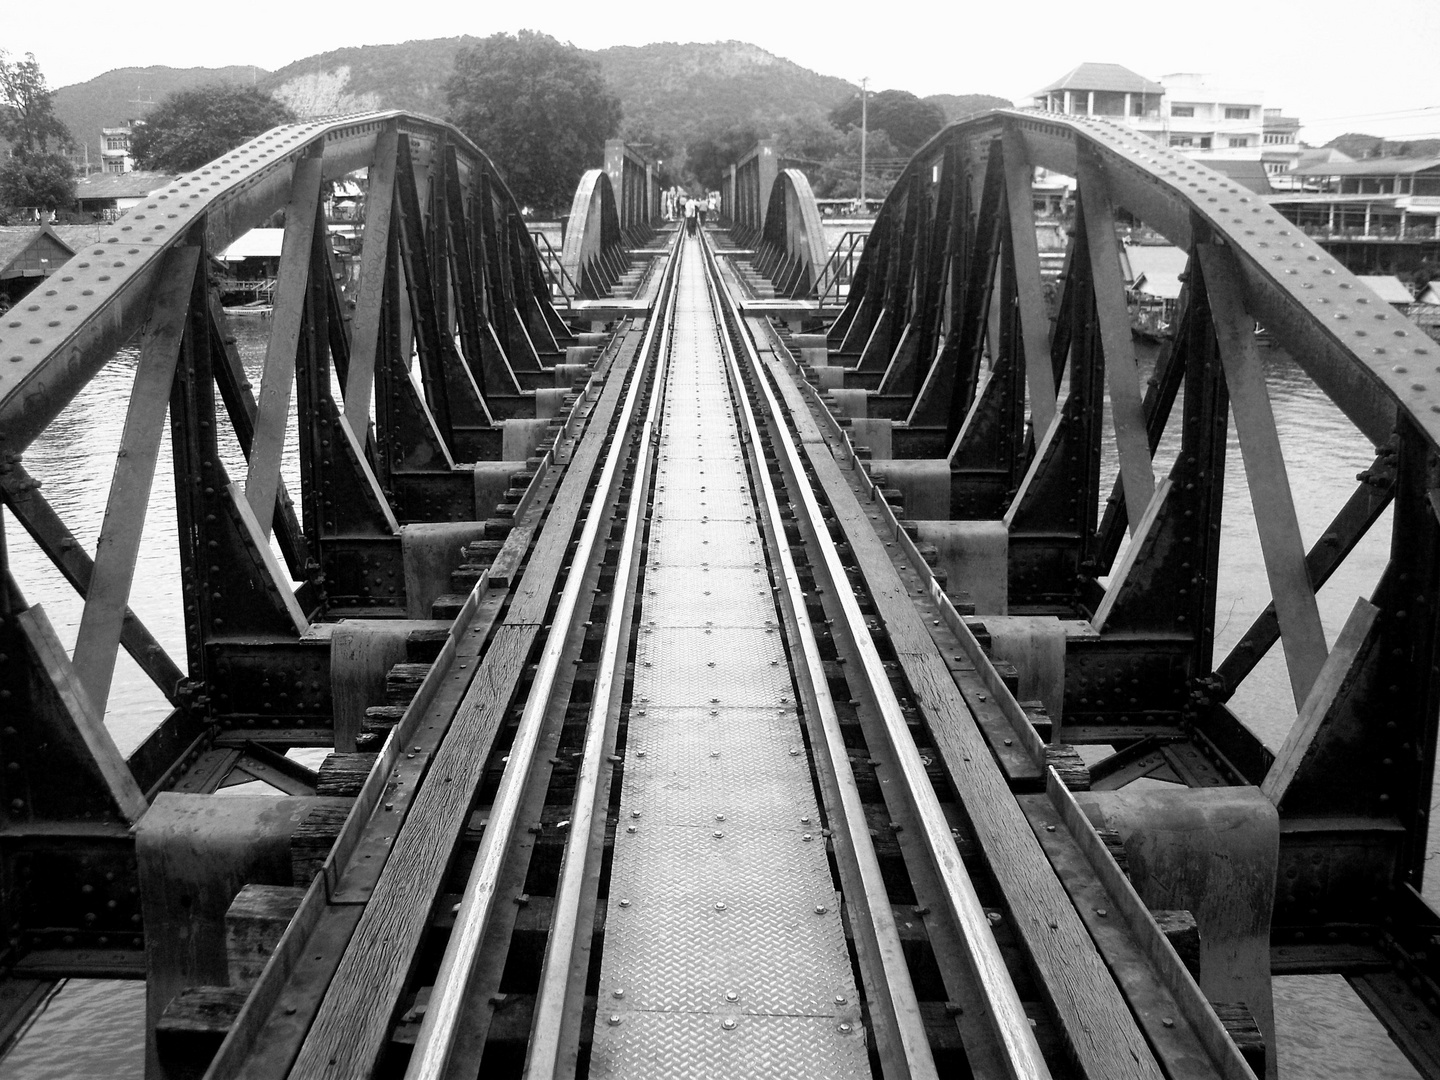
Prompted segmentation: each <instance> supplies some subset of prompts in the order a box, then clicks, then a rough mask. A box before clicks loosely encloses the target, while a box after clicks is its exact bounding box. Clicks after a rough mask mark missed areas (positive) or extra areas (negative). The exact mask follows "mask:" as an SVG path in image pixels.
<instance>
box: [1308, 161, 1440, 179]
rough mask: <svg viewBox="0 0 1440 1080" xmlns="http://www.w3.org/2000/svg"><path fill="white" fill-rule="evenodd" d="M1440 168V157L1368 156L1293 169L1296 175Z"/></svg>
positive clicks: (1399, 173) (1372, 173)
mask: <svg viewBox="0 0 1440 1080" xmlns="http://www.w3.org/2000/svg"><path fill="white" fill-rule="evenodd" d="M1430 169H1440V157H1424V158H1400V157H1379V158H1366V159H1365V160H1364V161H1322V162H1317V163H1315V164H1310V163H1308V162H1307V163H1306V164H1303V165H1299V166H1297V167H1296V168H1294V169H1292V170H1291V173H1292V174H1294V175H1296V176H1406V175H1408V174H1410V173H1418V172H1428V171H1429V170H1430Z"/></svg>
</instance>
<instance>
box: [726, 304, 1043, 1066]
mask: <svg viewBox="0 0 1440 1080" xmlns="http://www.w3.org/2000/svg"><path fill="white" fill-rule="evenodd" d="M724 299H725V303H726V305H727V306H728V308H729V310H730V314H731V317H732V318H733V319H734V323H735V325H736V326H737V327H741V326H743V322H742V319H741V314H740V310H739V307H738V305H736V303H735V301H734V299H733V298H732V297H730V296H729V295H728V294H727V295H726V296H725V298H724ZM737 337H738V338H739V339H740V341H741V343H742V344H743V346H744V351H745V355H746V360H747V362H748V363H749V365H750V368H751V370H752V371H753V372H754V373H755V376H756V379H755V383H756V388H757V393H758V394H760V395H761V397H762V398H763V405H764V408H765V409H766V410H767V411H768V413H769V414H770V416H772V417H774V418H775V420H776V423H775V425H774V431H775V438H774V444H775V447H776V451H777V453H780V454H783V455H784V457H785V459H786V460H787V462H788V464H789V466H790V469H791V471H792V474H793V475H794V476H796V477H797V478H803V477H804V475H805V474H804V458H803V457H802V456H801V454H800V451H799V448H798V447H797V446H796V445H795V440H794V438H793V436H792V434H791V432H790V429H789V426H788V425H787V424H786V423H785V422H784V420H783V417H784V413H783V412H782V411H781V408H780V403H779V402H778V401H777V400H776V398H775V394H774V391H773V390H772V389H771V387H770V384H769V382H768V381H767V379H766V377H765V371H764V367H763V365H762V364H761V362H760V357H759V354H758V353H757V352H756V350H755V346H754V343H753V342H752V341H750V340H749V337H748V335H746V334H744V333H743V332H742V333H739V334H737ZM795 487H796V490H795V492H794V493H793V502H794V506H795V509H796V512H797V513H803V514H804V515H805V516H806V518H807V519H808V520H809V523H810V525H811V529H812V532H813V534H814V536H815V538H816V548H817V549H818V552H819V554H820V557H821V559H822V560H823V562H824V564H825V567H826V570H827V572H828V573H829V574H830V576H831V579H832V580H833V581H836V582H840V583H844V582H846V581H848V580H849V578H848V576H847V574H846V573H845V567H844V564H843V562H842V561H841V559H840V554H839V552H838V550H837V549H836V547H835V543H834V541H833V540H832V539H831V537H830V531H829V529H828V527H827V526H826V525H825V522H824V518H823V515H822V513H821V510H820V504H819V501H818V500H817V499H816V497H815V492H814V490H813V489H812V487H811V486H810V485H809V484H808V483H803V482H802V483H797V484H796V485H795ZM835 592H836V594H837V599H838V602H839V604H840V606H841V608H842V610H843V612H844V615H845V621H846V623H847V624H848V625H849V626H851V627H856V628H863V627H865V625H866V624H865V618H864V614H863V613H862V612H861V610H860V605H859V602H858V601H857V600H856V599H855V595H854V592H853V591H852V590H850V589H847V588H843V587H841V588H837V589H836V590H835ZM854 646H855V650H856V652H857V654H858V655H859V657H860V660H861V666H862V668H863V671H864V676H865V678H866V679H867V680H868V682H869V685H870V687H871V688H872V690H873V692H874V696H875V700H876V703H877V705H878V707H879V711H880V714H881V718H882V720H883V722H884V726H885V731H886V734H887V735H888V737H889V742H890V747H891V750H892V752H893V753H894V755H895V759H896V762H897V764H898V765H899V766H900V771H901V775H902V777H903V778H904V782H905V785H906V791H907V793H908V794H909V796H910V798H911V800H912V801H913V803H914V806H915V812H916V815H917V818H918V819H919V821H920V822H921V825H922V832H923V834H924V840H925V843H926V847H927V848H928V850H929V852H930V856H931V858H932V860H933V862H934V865H935V869H936V872H937V875H938V877H939V879H940V883H941V887H942V891H943V892H944V895H945V900H946V904H947V906H948V907H949V909H950V913H951V915H952V917H953V918H954V920H955V923H956V926H957V927H958V928H959V930H960V935H961V939H962V941H963V943H964V948H965V957H966V961H967V963H968V964H969V966H970V969H971V973H972V975H973V976H974V978H975V980H976V982H977V983H978V985H979V986H980V987H981V988H982V990H983V993H984V995H985V998H986V1000H987V1001H988V1002H989V1004H990V1011H989V1015H988V1017H987V1019H988V1020H989V1021H990V1024H991V1028H992V1030H993V1032H994V1034H995V1038H996V1041H997V1043H998V1044H999V1048H1000V1051H1001V1058H1002V1061H1003V1065H1004V1067H1005V1069H1006V1072H1007V1074H1008V1075H1009V1076H1010V1077H1011V1078H1012V1080H1042V1078H1048V1077H1049V1076H1050V1069H1049V1067H1048V1066H1047V1065H1046V1063H1045V1059H1044V1057H1043V1056H1042V1055H1041V1052H1040V1047H1039V1044H1038V1043H1037V1042H1036V1040H1035V1035H1034V1032H1033V1031H1032V1030H1031V1027H1030V1020H1029V1017H1028V1016H1027V1015H1026V1013H1025V1008H1024V1006H1023V1004H1022V1003H1021V1001H1020V995H1019V993H1018V991H1016V989H1015V984H1014V982H1013V981H1012V980H1011V978H1010V973H1009V971H1008V970H1007V969H1006V967H1005V960H1004V957H1003V956H1001V954H1000V948H999V945H998V944H997V943H996V941H995V937H994V934H993V933H992V931H991V929H990V921H989V919H988V918H987V917H986V915H985V911H984V909H983V908H982V906H981V904H980V899H979V896H978V895H977V894H976V892H975V885H974V882H973V881H971V879H970V874H969V872H968V871H967V870H966V869H965V864H964V863H963V862H962V861H961V858H960V852H959V850H958V849H957V848H956V846H955V840H954V837H953V835H952V834H951V832H950V825H949V823H948V821H947V820H946V818H945V814H944V810H943V809H942V808H941V806H940V801H939V799H938V797H937V796H936V794H935V790H934V788H933V787H932V786H931V784H930V779H929V776H928V775H927V774H926V771H925V763H924V762H923V761H922V760H921V757H920V751H919V749H918V748H917V747H916V745H915V740H914V739H913V738H912V737H911V735H910V731H909V727H908V725H907V723H906V720H905V715H904V713H903V712H902V710H901V708H900V703H899V701H898V700H897V699H896V697H895V691H894V688H893V687H892V686H891V684H890V679H889V674H888V673H887V672H886V670H885V665H884V661H882V660H881V658H880V654H879V652H878V651H877V650H876V648H875V642H874V639H873V638H872V637H871V636H870V633H869V631H868V630H863V631H860V632H857V633H855V634H854Z"/></svg>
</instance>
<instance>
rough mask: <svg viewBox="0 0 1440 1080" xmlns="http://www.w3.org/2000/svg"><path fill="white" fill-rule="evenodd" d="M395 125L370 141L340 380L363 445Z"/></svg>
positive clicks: (385, 261)
mask: <svg viewBox="0 0 1440 1080" xmlns="http://www.w3.org/2000/svg"><path fill="white" fill-rule="evenodd" d="M399 140H400V133H399V125H398V124H397V123H395V122H392V123H390V124H387V125H386V126H385V129H384V130H383V131H381V132H380V134H379V135H378V136H377V137H376V139H375V159H374V164H372V165H371V167H370V183H369V191H368V193H367V197H366V200H365V243H364V246H363V248H362V249H361V251H360V297H359V300H358V302H357V303H356V305H355V321H354V332H353V334H352V348H351V356H350V371H349V374H348V376H347V378H346V381H345V418H346V420H347V421H348V422H349V424H350V428H351V430H352V431H353V432H354V433H355V438H356V439H357V440H359V441H360V443H361V445H364V443H365V440H366V437H367V434H368V432H369V429H370V393H371V390H372V388H373V387H374V384H375V354H376V350H377V349H378V348H379V343H380V318H381V310H382V308H383V306H384V293H385V285H386V267H387V266H388V265H389V262H390V251H391V245H392V243H393V242H394V239H395V230H394V226H393V224H392V221H393V216H394V208H395V166H396V156H397V154H398V153H399V147H398V144H399Z"/></svg>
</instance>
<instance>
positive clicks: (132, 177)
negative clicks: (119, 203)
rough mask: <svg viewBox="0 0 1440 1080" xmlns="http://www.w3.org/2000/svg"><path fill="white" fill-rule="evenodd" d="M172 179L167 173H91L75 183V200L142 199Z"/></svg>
mask: <svg viewBox="0 0 1440 1080" xmlns="http://www.w3.org/2000/svg"><path fill="white" fill-rule="evenodd" d="M173 179H175V178H174V177H173V176H172V175H171V174H169V173H152V172H128V173H93V174H91V175H90V176H82V177H81V178H80V179H79V180H76V181H75V198H77V199H143V198H144V197H145V196H146V195H149V194H150V192H152V191H154V190H155V189H156V188H159V187H164V186H165V185H166V184H168V183H170V181H171V180H173Z"/></svg>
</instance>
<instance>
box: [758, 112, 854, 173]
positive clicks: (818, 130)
mask: <svg viewBox="0 0 1440 1080" xmlns="http://www.w3.org/2000/svg"><path fill="white" fill-rule="evenodd" d="M774 137H775V152H776V153H778V154H779V155H780V156H781V157H787V158H800V159H803V160H805V161H808V162H820V161H828V160H829V159H830V158H833V157H834V156H835V155H837V154H839V153H841V152H843V150H844V146H845V136H844V135H843V134H842V133H841V132H840V130H839V128H837V127H835V125H834V124H831V123H830V122H829V121H827V120H826V119H825V118H824V117H822V116H812V115H802V116H787V117H785V118H784V119H782V120H781V121H780V122H779V123H777V124H776V125H775V131H774Z"/></svg>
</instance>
